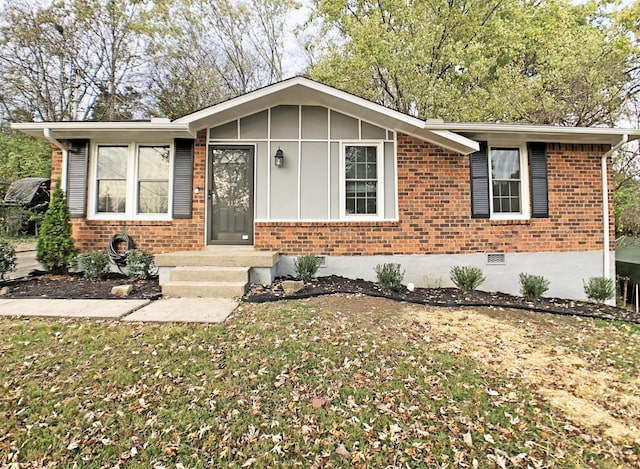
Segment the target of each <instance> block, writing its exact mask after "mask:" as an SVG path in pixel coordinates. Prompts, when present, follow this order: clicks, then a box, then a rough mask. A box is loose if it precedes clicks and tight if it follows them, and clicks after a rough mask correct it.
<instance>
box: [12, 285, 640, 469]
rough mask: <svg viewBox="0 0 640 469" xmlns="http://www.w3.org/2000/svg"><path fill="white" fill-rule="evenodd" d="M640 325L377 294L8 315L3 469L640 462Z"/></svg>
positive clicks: (599, 464)
mask: <svg viewBox="0 0 640 469" xmlns="http://www.w3.org/2000/svg"><path fill="white" fill-rule="evenodd" d="M639 428H640V326H638V325H636V324H629V323H614V322H607V321H602V320H594V319H584V318H572V317H564V316H551V315H546V314H542V313H532V312H524V311H515V310H506V309H505V310H500V309H495V308H484V309H481V308H476V309H472V308H457V309H445V308H436V307H425V306H418V305H409V304H405V303H396V302H393V301H390V300H385V299H381V298H370V297H366V296H354V295H351V296H346V295H334V296H323V297H321V298H312V299H308V300H299V301H290V302H278V303H267V304H258V305H254V304H243V305H242V306H241V307H240V308H239V309H238V310H237V311H236V312H235V313H234V315H233V316H232V317H231V318H230V319H229V320H228V321H227V322H226V323H225V324H222V325H194V324H174V325H158V324H121V323H118V322H106V321H79V320H58V321H51V320H44V319H0V466H9V467H42V466H47V465H50V464H55V463H57V464H58V466H59V467H71V466H74V465H77V466H78V467H114V466H116V467H118V466H119V467H376V468H377V467H562V468H565V467H585V466H589V467H637V465H638V463H639V461H640V449H639V448H640V440H639V439H640V431H639Z"/></svg>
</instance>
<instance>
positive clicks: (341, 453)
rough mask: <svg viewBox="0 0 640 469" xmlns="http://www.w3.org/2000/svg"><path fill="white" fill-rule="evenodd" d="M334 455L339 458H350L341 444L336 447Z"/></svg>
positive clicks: (349, 454)
mask: <svg viewBox="0 0 640 469" xmlns="http://www.w3.org/2000/svg"><path fill="white" fill-rule="evenodd" d="M336 454H337V455H338V456H340V457H341V458H350V457H351V453H350V452H349V451H348V450H347V448H345V447H344V445H343V444H342V443H340V444H339V445H338V447H337V448H336Z"/></svg>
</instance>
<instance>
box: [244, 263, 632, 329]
mask: <svg viewBox="0 0 640 469" xmlns="http://www.w3.org/2000/svg"><path fill="white" fill-rule="evenodd" d="M284 280H290V279H287V278H281V279H277V280H276V282H274V283H273V285H271V286H262V285H251V288H250V289H249V291H248V292H247V293H246V295H245V296H244V297H243V300H244V301H247V302H250V303H263V302H267V301H278V300H287V299H303V298H310V297H314V296H320V295H330V294H333V293H346V294H360V295H369V296H373V297H380V298H389V299H392V300H397V301H406V302H409V303H415V304H422V305H430V306H445V307H459V306H478V307H480V306H493V307H503V308H513V309H522V310H528V311H540V312H545V313H553V314H561V315H569V316H585V317H592V318H601V319H613V320H618V321H627V322H634V323H640V315H638V314H636V313H635V312H634V311H630V310H627V309H622V308H618V307H615V306H609V305H601V304H595V303H589V302H584V301H576V300H566V299H560V298H542V299H540V300H538V301H527V300H525V299H524V298H523V297H520V296H514V295H508V294H506V293H499V292H484V291H480V290H474V291H471V292H463V291H462V290H459V289H457V288H416V289H415V290H414V291H413V292H410V291H408V290H407V289H406V288H403V289H402V290H400V291H397V292H384V291H382V290H381V289H380V288H379V287H378V285H377V284H376V283H374V282H368V281H365V280H362V279H355V280H354V279H349V278H345V277H339V276H335V275H332V276H329V277H318V278H316V279H313V280H312V281H311V282H309V283H307V284H305V287H304V288H303V289H302V290H300V291H299V292H297V293H295V294H293V295H286V294H285V293H284V290H283V289H282V281H284Z"/></svg>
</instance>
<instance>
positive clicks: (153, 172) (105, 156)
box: [89, 143, 172, 220]
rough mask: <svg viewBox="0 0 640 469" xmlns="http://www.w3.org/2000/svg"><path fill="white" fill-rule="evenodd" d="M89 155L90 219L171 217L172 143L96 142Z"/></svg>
mask: <svg viewBox="0 0 640 469" xmlns="http://www.w3.org/2000/svg"><path fill="white" fill-rule="evenodd" d="M92 155H93V158H92V165H91V179H90V180H91V183H90V186H89V197H90V200H91V201H93V202H92V203H91V204H90V207H89V217H90V218H95V219H115V220H125V219H153V220H164V219H170V216H171V214H170V207H171V187H170V186H171V168H172V165H171V145H169V144H161V145H142V144H133V143H132V144H113V145H111V144H98V145H95V147H94V151H93V153H92Z"/></svg>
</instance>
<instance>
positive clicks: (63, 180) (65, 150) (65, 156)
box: [42, 128, 69, 194]
mask: <svg viewBox="0 0 640 469" xmlns="http://www.w3.org/2000/svg"><path fill="white" fill-rule="evenodd" d="M42 134H43V135H44V138H46V139H47V140H48V141H49V142H51V143H52V144H53V145H55V146H56V147H58V148H59V149H60V150H62V171H61V174H60V188H61V189H62V191H63V192H64V193H65V194H66V192H67V164H68V160H69V146H68V145H65V144H63V143H62V142H61V141H60V140H58V139H56V138H55V137H54V136H53V135H51V129H50V128H44V129H42Z"/></svg>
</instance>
